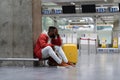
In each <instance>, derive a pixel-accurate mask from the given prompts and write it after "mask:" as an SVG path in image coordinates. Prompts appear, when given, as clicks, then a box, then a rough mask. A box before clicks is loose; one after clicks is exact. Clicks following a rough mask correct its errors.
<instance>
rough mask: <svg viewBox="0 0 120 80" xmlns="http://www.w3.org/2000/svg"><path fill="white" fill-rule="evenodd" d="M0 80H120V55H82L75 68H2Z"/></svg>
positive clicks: (0, 69)
mask: <svg viewBox="0 0 120 80" xmlns="http://www.w3.org/2000/svg"><path fill="white" fill-rule="evenodd" d="M0 80H120V54H119V53H115V54H114V53H110V54H89V55H88V54H81V55H79V61H78V63H77V65H76V67H74V68H56V67H38V68H33V67H31V68H30V67H27V68H25V67H24V68H23V67H22V68H21V67H1V68H0Z"/></svg>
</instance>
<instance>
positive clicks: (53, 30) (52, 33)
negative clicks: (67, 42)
mask: <svg viewBox="0 0 120 80" xmlns="http://www.w3.org/2000/svg"><path fill="white" fill-rule="evenodd" d="M56 31H57V28H56V27H54V26H50V27H49V29H48V35H49V37H50V38H55V37H56Z"/></svg>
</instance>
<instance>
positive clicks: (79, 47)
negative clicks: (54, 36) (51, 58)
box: [0, 0, 120, 80]
mask: <svg viewBox="0 0 120 80" xmlns="http://www.w3.org/2000/svg"><path fill="white" fill-rule="evenodd" d="M0 13H1V14H0V17H2V18H1V19H0V37H1V38H0V79H1V80H120V76H119V75H120V0H10V1H8V0H3V1H2V0H1V1H0ZM49 26H55V27H57V29H58V32H59V34H60V36H61V39H62V48H63V51H64V45H65V44H73V45H75V46H76V49H75V50H76V52H72V50H74V48H71V49H69V50H67V51H66V52H65V54H66V55H67V56H70V57H67V58H68V60H70V61H71V62H72V60H71V59H73V60H75V62H74V63H75V67H72V66H71V67H61V66H49V65H48V64H47V61H48V60H45V61H39V66H37V67H36V66H35V65H34V60H33V61H32V60H28V59H27V58H33V57H34V56H33V47H34V42H35V41H36V39H37V38H38V36H39V33H41V32H47V30H48V28H49ZM67 52H68V54H67ZM71 52H72V53H71ZM71 57H72V58H71ZM3 58H4V59H3ZM12 58H15V59H16V60H15V59H14V60H12ZM19 58H26V59H25V60H19Z"/></svg>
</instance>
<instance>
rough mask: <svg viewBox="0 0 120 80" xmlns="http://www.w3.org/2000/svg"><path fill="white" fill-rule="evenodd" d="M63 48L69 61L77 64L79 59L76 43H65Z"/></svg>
mask: <svg viewBox="0 0 120 80" xmlns="http://www.w3.org/2000/svg"><path fill="white" fill-rule="evenodd" d="M62 49H63V51H64V53H65V55H66V57H67V59H68V61H69V62H72V63H74V64H76V63H77V61H78V51H77V45H76V44H64V45H63V46H62Z"/></svg>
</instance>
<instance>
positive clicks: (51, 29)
mask: <svg viewBox="0 0 120 80" xmlns="http://www.w3.org/2000/svg"><path fill="white" fill-rule="evenodd" d="M54 29H56V27H54V26H50V27H49V29H48V32H51V31H53V30H54Z"/></svg>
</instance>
